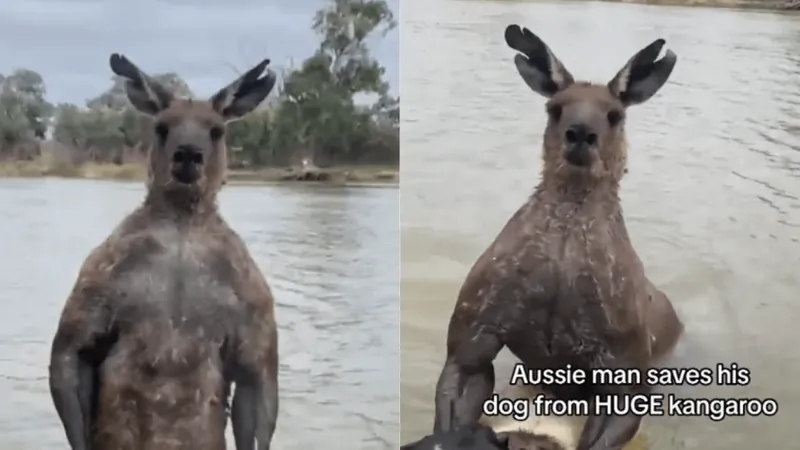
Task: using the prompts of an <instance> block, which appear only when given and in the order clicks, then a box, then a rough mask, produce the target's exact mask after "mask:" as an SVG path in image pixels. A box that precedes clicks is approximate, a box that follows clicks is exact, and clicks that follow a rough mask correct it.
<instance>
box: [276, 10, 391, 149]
mask: <svg viewBox="0 0 800 450" xmlns="http://www.w3.org/2000/svg"><path fill="white" fill-rule="evenodd" d="M395 26H396V22H395V20H394V15H393V14H392V11H391V9H390V8H389V6H388V4H387V3H386V2H385V1H384V0H332V1H331V4H330V5H329V6H327V7H326V8H323V9H321V10H320V11H319V12H317V14H316V16H315V18H314V21H313V29H314V31H315V32H316V33H317V34H318V36H319V37H320V40H321V41H320V45H319V48H318V49H317V51H316V52H315V53H314V54H313V55H312V56H311V57H310V58H309V59H307V60H306V61H305V62H304V63H303V64H302V65H301V67H300V68H299V69H297V70H294V71H292V72H290V73H289V74H288V76H287V77H286V79H285V81H284V97H285V100H284V101H283V102H282V103H281V105H280V109H279V112H278V114H277V117H279V118H281V119H280V120H281V122H282V124H283V127H290V128H289V129H284V128H283V127H280V128H278V129H277V130H276V131H275V134H274V135H275V138H276V139H278V140H280V141H281V144H282V145H288V146H290V147H294V148H295V149H297V151H296V152H293V153H294V154H293V156H294V157H295V158H310V159H311V160H312V161H314V160H317V159H325V160H327V161H329V162H335V161H341V160H345V159H346V160H357V159H359V158H360V157H361V156H363V155H362V153H363V151H365V148H364V147H363V145H360V144H362V143H363V142H366V141H367V140H368V139H367V137H368V135H369V134H370V132H371V129H372V128H373V127H374V126H375V125H376V124H375V123H374V121H373V120H371V118H372V115H373V113H374V112H376V111H379V110H380V111H382V110H384V109H385V108H386V107H390V105H391V104H392V103H393V101H394V100H393V99H391V98H390V97H389V96H388V91H389V88H388V84H387V83H386V81H384V79H383V75H384V72H385V69H384V68H383V67H381V65H380V64H379V63H378V62H377V61H376V60H374V59H373V58H372V56H371V54H370V51H369V48H368V46H367V43H366V41H367V39H368V38H369V37H371V36H373V35H376V34H385V33H386V32H388V31H389V30H391V29H393V28H394V27H395ZM370 94H372V95H377V96H378V102H377V103H376V105H377V104H379V105H380V106H372V107H363V106H361V105H357V104H356V102H355V100H356V98H357V97H359V96H366V95H370ZM390 108H391V107H390ZM398 117H399V116H398Z"/></svg>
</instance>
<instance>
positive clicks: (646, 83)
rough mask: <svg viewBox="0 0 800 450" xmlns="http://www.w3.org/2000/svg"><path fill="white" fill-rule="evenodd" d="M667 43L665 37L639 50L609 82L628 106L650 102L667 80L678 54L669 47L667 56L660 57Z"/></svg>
mask: <svg viewBox="0 0 800 450" xmlns="http://www.w3.org/2000/svg"><path fill="white" fill-rule="evenodd" d="M664 44H666V41H665V40H664V39H656V40H655V41H653V43H651V44H650V45H648V46H647V47H645V48H643V49H641V50H639V52H638V53H636V54H635V55H633V57H632V58H631V59H630V60H628V62H627V63H626V64H625V65H624V66H623V67H622V69H620V71H619V72H617V74H616V75H615V76H614V78H612V79H611V81H609V82H608V89H609V90H610V91H611V93H612V94H614V95H616V96H617V97H619V99H620V100H621V101H622V104H624V105H625V106H631V105H637V104H639V103H644V102H646V101H647V100H648V99H650V97H652V96H653V95H655V93H656V92H658V90H659V89H661V86H664V83H666V82H667V79H668V78H669V76H670V74H672V69H674V68H675V63H676V62H677V61H678V56H677V55H676V54H675V53H673V52H672V50H667V52H666V54H665V55H664V57H663V58H661V59H659V60H658V61H656V59H657V58H658V55H659V54H660V53H661V49H662V48H663V47H664Z"/></svg>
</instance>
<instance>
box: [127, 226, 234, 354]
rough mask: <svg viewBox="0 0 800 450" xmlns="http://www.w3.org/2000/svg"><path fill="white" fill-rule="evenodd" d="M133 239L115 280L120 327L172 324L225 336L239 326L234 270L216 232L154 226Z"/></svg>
mask: <svg viewBox="0 0 800 450" xmlns="http://www.w3.org/2000/svg"><path fill="white" fill-rule="evenodd" d="M130 239H131V242H130V243H129V248H131V254H130V256H129V257H128V258H127V260H126V261H125V264H124V265H125V267H124V270H118V271H117V273H116V276H115V280H114V283H113V284H114V286H113V290H114V291H115V297H116V299H117V302H119V303H118V304H117V308H116V310H117V323H118V324H119V325H120V327H121V328H122V329H121V330H120V331H122V332H125V331H135V330H137V329H141V328H148V329H150V330H148V332H156V331H157V330H156V328H170V329H172V330H175V331H181V330H182V331H185V332H191V333H197V334H204V335H205V336H204V337H205V338H219V339H221V338H222V336H223V335H224V334H225V333H226V331H227V328H230V327H233V326H234V323H235V317H233V316H235V315H237V313H238V311H237V299H236V293H235V287H234V280H233V277H234V275H235V274H234V269H233V265H232V262H231V261H230V260H229V259H228V258H227V257H226V252H225V251H224V249H223V245H222V243H221V242H217V241H216V240H215V236H214V235H213V234H211V235H208V234H201V233H197V232H191V231H190V232H185V231H184V230H180V229H178V228H177V227H174V226H169V225H167V226H157V225H154V226H153V227H152V228H151V229H148V230H146V232H145V233H139V234H137V235H136V236H135V237H132V238H130ZM120 269H121V268H120ZM228 322H230V323H228ZM198 337H200V336H198Z"/></svg>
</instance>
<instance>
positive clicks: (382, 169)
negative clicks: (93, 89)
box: [0, 156, 400, 186]
mask: <svg viewBox="0 0 800 450" xmlns="http://www.w3.org/2000/svg"><path fill="white" fill-rule="evenodd" d="M314 175H315V176H313V177H310V178H312V180H309V179H308V178H309V177H306V179H301V178H302V176H300V174H298V173H296V172H293V171H292V169H290V168H277V167H272V168H264V169H255V170H230V171H229V172H228V183H229V184H267V183H269V184H272V183H314V184H328V185H338V186H397V184H398V181H399V178H400V177H399V169H398V168H397V167H392V166H388V165H351V166H335V167H332V168H326V169H320V170H319V171H317V172H315V173H314ZM0 177H3V178H42V177H57V178H82V179H90V180H144V179H145V177H146V170H145V167H144V166H143V165H142V164H134V163H126V164H121V165H117V164H98V163H84V164H81V165H74V164H59V163H57V162H55V161H53V160H52V159H51V158H47V157H44V156H43V157H41V158H38V159H35V160H32V161H4V162H0Z"/></svg>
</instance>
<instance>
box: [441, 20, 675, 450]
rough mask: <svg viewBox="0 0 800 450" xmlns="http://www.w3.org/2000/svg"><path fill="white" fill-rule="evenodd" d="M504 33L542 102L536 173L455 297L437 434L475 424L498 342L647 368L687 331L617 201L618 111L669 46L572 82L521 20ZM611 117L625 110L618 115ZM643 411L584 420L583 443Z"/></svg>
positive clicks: (623, 389) (626, 427)
mask: <svg viewBox="0 0 800 450" xmlns="http://www.w3.org/2000/svg"><path fill="white" fill-rule="evenodd" d="M506 41H507V42H508V44H509V46H510V47H512V48H514V49H515V50H517V51H519V52H520V53H521V54H518V55H517V57H516V59H515V63H516V65H517V68H518V70H519V72H520V74H521V76H522V77H523V79H524V80H525V82H526V84H528V86H529V87H531V89H533V90H534V91H535V92H537V93H539V94H541V95H544V96H545V97H548V98H549V101H548V103H547V110H548V114H549V115H550V118H549V121H548V125H547V128H546V129H545V132H544V145H543V152H542V157H543V160H544V164H543V170H542V176H541V181H540V182H539V184H538V186H537V187H536V188H535V190H534V192H533V194H532V195H531V196H530V198H529V199H528V201H527V202H526V203H525V204H524V205H523V206H522V207H521V208H520V209H519V210H518V211H517V212H516V213H515V214H514V215H513V217H512V218H511V219H510V220H509V222H508V223H507V224H506V226H505V227H504V228H503V230H502V231H501V232H500V234H499V236H497V238H496V239H495V240H494V242H493V243H492V244H491V245H490V246H489V248H488V249H487V250H486V251H485V252H484V253H483V254H482V255H481V256H480V257H479V258H478V260H477V262H476V263H475V265H474V266H473V268H472V269H471V270H470V272H469V274H468V275H467V277H466V280H465V281H464V284H463V286H462V288H461V290H460V292H459V294H458V299H457V301H456V305H455V309H454V311H453V314H452V316H451V319H450V325H449V328H448V337H447V360H446V362H445V365H444V368H443V370H442V374H441V376H440V378H439V382H438V384H437V389H436V419H435V426H434V431H435V432H442V431H447V430H454V429H458V428H460V427H470V426H473V425H474V424H475V423H477V422H478V420H479V418H480V405H481V404H482V402H483V400H484V399H485V398H487V397H489V396H490V395H491V393H492V389H493V387H494V384H495V379H494V378H495V376H494V367H493V360H494V358H495V357H496V355H497V354H498V352H499V351H500V350H501V349H502V348H503V347H508V348H509V350H510V351H511V352H512V353H513V354H514V355H516V356H517V358H519V359H520V360H521V361H522V362H524V363H525V364H526V365H527V366H528V367H530V368H539V369H541V368H558V367H564V366H566V365H567V364H570V365H572V367H576V368H582V369H585V370H590V369H594V368H600V367H619V368H632V369H645V368H647V367H649V366H650V365H651V364H653V362H654V361H655V359H657V357H658V356H660V355H663V354H665V353H667V352H669V351H670V350H671V349H672V347H674V345H675V343H676V342H677V340H678V337H679V336H680V334H681V332H682V330H683V325H682V324H681V323H680V320H679V319H678V317H677V315H676V314H675V312H674V310H673V308H672V305H671V304H670V302H669V300H668V299H667V297H666V296H665V295H664V294H663V292H661V291H659V290H658V289H657V288H655V287H654V286H653V284H652V283H651V282H650V281H649V280H648V279H647V277H646V276H645V272H644V268H643V265H642V262H641V261H640V260H639V258H638V256H637V254H636V252H635V250H634V248H633V246H632V244H631V241H630V238H629V236H628V232H627V229H626V227H625V222H624V219H623V214H622V208H621V206H620V199H619V186H620V181H621V179H622V177H623V175H624V174H625V172H626V169H625V167H626V161H627V152H626V145H625V134H624V113H625V110H626V108H627V107H629V106H632V105H635V104H638V103H641V102H644V101H646V100H647V99H648V98H650V97H651V96H652V95H653V94H655V92H656V91H657V90H658V89H659V88H660V87H661V85H663V83H664V82H665V81H666V79H667V77H668V76H669V73H670V72H671V71H672V67H673V66H674V63H675V56H674V54H673V53H671V52H667V56H665V57H664V58H663V59H662V60H658V61H656V58H657V57H658V53H659V52H660V50H661V47H662V46H663V44H664V41H663V40H657V41H655V42H654V43H653V44H651V45H649V46H648V47H646V48H645V49H643V50H642V51H640V52H639V53H637V54H636V55H634V57H633V58H631V59H630V60H629V61H628V63H627V64H626V65H625V66H623V68H622V69H621V70H620V71H619V73H618V74H617V75H616V76H615V77H614V78H613V79H612V80H611V81H610V82H609V83H608V84H607V85H598V84H592V83H586V82H575V81H574V78H573V77H572V75H571V74H569V72H567V71H566V69H565V68H564V66H563V64H562V63H561V62H560V61H558V59H557V58H556V57H555V55H554V54H553V52H552V51H551V50H550V49H549V48H548V47H547V46H546V45H545V44H544V42H542V41H541V39H539V38H538V37H537V36H535V35H534V34H533V33H531V32H530V31H529V30H527V29H524V28H520V27H518V26H516V25H512V26H509V27H508V29H507V30H506ZM665 61H666V63H665ZM612 114H613V115H614V116H615V117H614V119H619V120H616V121H612V118H611V116H612ZM574 123H581V124H583V125H586V126H588V127H590V129H592V130H594V131H595V132H596V133H597V141H596V144H595V145H592V146H591V147H590V148H589V150H588V151H589V152H590V155H591V164H590V165H588V166H586V167H576V166H574V165H572V164H569V163H568V162H567V161H565V157H564V154H565V148H566V147H565V145H566V144H565V140H564V136H565V130H566V129H567V127H568V126H571V125H572V124H574ZM545 388H547V390H548V391H550V392H552V393H553V394H554V395H556V396H557V397H559V398H564V399H570V398H583V399H591V398H592V397H593V396H594V395H597V394H613V395H617V394H628V393H634V392H647V391H648V389H647V387H645V386H585V385H584V386H545ZM451 402H455V405H456V406H455V408H453V409H451V408H450V407H449V405H450V403H451ZM451 411H452V413H451ZM640 420H641V419H640V418H636V417H632V416H625V417H603V416H598V417H594V416H593V417H590V418H589V419H588V420H587V421H586V424H585V426H584V429H583V432H582V435H581V439H580V442H579V445H578V450H587V449H592V450H601V449H602V450H611V449H614V450H617V449H620V448H622V446H624V444H625V443H627V442H628V441H629V440H630V439H631V438H633V436H634V435H635V434H636V431H637V430H638V427H639V423H640Z"/></svg>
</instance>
